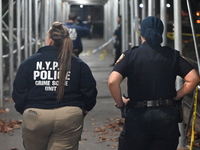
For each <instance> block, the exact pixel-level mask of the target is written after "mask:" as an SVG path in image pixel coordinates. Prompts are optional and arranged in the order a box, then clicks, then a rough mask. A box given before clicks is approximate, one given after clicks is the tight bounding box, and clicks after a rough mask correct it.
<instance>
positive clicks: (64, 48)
mask: <svg viewBox="0 0 200 150" xmlns="http://www.w3.org/2000/svg"><path fill="white" fill-rule="evenodd" d="M72 49H73V48H72V41H71V39H70V38H69V33H68V30H67V28H66V27H64V26H63V25H62V24H61V23H59V22H55V23H53V25H52V27H51V28H50V29H49V31H48V33H47V37H46V46H43V47H41V48H40V49H39V50H38V52H37V53H36V54H34V55H32V56H30V57H29V58H27V59H26V60H25V61H24V62H22V64H21V65H20V67H19V69H18V71H17V74H16V77H15V80H14V84H13V93H12V97H13V100H14V102H15V108H16V110H17V111H18V112H19V113H21V114H23V128H22V137H23V144H24V147H25V149H27V150H36V149H40V150H47V149H56V150H61V149H65V150H71V149H73V150H78V145H79V140H80V137H81V134H82V129H83V119H84V116H85V115H86V113H87V112H88V111H90V110H91V109H92V108H93V107H94V106H95V104H96V95H97V89H96V81H95V79H94V77H93V75H92V72H91V70H90V68H89V67H88V65H87V64H86V63H85V62H83V61H82V60H81V59H79V58H77V57H75V56H74V55H72Z"/></svg>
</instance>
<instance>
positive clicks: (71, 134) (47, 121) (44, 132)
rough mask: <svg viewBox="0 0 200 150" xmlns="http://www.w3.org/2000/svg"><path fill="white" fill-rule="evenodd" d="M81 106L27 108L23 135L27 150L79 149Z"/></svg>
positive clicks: (81, 118)
mask: <svg viewBox="0 0 200 150" xmlns="http://www.w3.org/2000/svg"><path fill="white" fill-rule="evenodd" d="M83 118H84V117H83V113H82V110H81V109H80V108H79V107H70V106H67V107H62V108H57V109H37V108H29V109H26V110H25V112H24V114H23V126H22V137H23V144H24V147H25V149H26V150H78V144H79V140H80V138H81V134H82V128H83Z"/></svg>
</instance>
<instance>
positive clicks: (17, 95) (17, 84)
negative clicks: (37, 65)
mask: <svg viewBox="0 0 200 150" xmlns="http://www.w3.org/2000/svg"><path fill="white" fill-rule="evenodd" d="M27 95H28V78H27V71H26V69H25V68H24V67H23V66H22V65H21V66H20V67H19V69H18V71H17V74H16V77H15V80H14V83H13V92H12V98H13V101H14V102H15V109H16V110H17V111H18V112H19V113H21V114H23V112H24V109H25V107H26V104H27V101H26V99H27Z"/></svg>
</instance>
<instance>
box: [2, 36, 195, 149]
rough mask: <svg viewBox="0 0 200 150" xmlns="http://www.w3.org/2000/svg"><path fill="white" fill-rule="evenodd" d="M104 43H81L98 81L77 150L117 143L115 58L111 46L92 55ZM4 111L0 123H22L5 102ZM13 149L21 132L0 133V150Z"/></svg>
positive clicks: (18, 146)
mask: <svg viewBox="0 0 200 150" xmlns="http://www.w3.org/2000/svg"><path fill="white" fill-rule="evenodd" d="M103 43H104V40H103V39H92V40H88V39H84V40H83V45H84V51H83V53H82V54H81V55H80V58H81V59H83V60H84V61H85V62H86V63H87V64H88V65H89V66H90V68H91V70H92V73H93V75H94V77H95V79H96V81H97V89H98V96H97V104H96V106H95V107H94V109H93V110H92V111H91V112H89V114H88V115H87V116H86V117H85V121H84V131H83V134H82V138H81V141H80V146H79V150H113V149H115V150H117V144H118V142H117V140H118V136H119V133H120V130H121V129H122V128H121V125H122V124H123V120H121V117H120V112H119V110H118V109H116V108H115V107H114V101H113V99H112V97H111V95H110V93H109V90H108V88H107V80H108V77H109V75H110V73H111V71H112V67H110V64H112V63H113V60H114V56H113V50H112V44H111V45H110V47H109V46H107V47H105V48H103V49H102V50H99V51H97V52H96V53H92V50H94V49H95V48H97V47H99V46H101V45H102V44H103ZM122 91H123V93H125V91H126V81H123V83H122ZM5 108H7V109H9V112H8V113H0V119H4V120H6V121H9V120H21V119H22V117H21V115H20V114H19V113H17V112H16V111H15V109H14V103H13V102H12V101H5ZM12 148H13V150H14V148H16V149H18V150H24V148H23V145H22V138H21V129H20V128H19V129H14V130H13V132H9V133H6V134H3V133H0V150H11V149H12ZM16 149H15V150H16ZM193 150H197V149H195V148H194V149H193Z"/></svg>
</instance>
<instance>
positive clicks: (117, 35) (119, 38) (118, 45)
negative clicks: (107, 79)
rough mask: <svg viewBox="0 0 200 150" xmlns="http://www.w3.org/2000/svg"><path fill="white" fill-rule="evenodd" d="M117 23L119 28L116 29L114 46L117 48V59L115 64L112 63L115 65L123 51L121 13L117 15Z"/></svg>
mask: <svg viewBox="0 0 200 150" xmlns="http://www.w3.org/2000/svg"><path fill="white" fill-rule="evenodd" d="M117 23H118V27H117V29H116V30H115V31H114V38H115V43H114V48H115V59H114V62H113V64H111V66H114V65H115V63H116V61H117V60H118V58H119V57H120V55H121V53H122V33H121V30H122V26H121V15H119V16H118V17H117Z"/></svg>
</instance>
